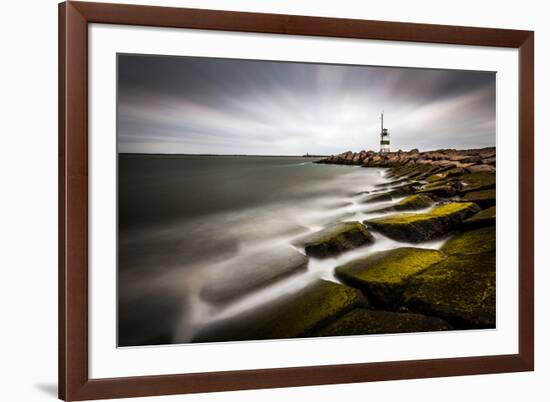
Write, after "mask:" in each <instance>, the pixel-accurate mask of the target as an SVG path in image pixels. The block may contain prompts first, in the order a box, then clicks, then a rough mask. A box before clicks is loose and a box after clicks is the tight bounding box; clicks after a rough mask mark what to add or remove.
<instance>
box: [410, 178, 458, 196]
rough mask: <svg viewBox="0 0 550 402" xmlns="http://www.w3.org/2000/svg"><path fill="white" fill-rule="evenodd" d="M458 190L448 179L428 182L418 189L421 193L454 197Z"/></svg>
mask: <svg viewBox="0 0 550 402" xmlns="http://www.w3.org/2000/svg"><path fill="white" fill-rule="evenodd" d="M457 192H458V190H457V189H456V187H454V186H453V185H452V184H451V183H449V182H447V181H438V182H433V183H428V184H426V185H424V186H422V187H421V188H420V189H419V190H418V191H417V193H419V194H422V193H424V194H433V195H435V196H438V197H452V196H453V195H455V194H456V193H457Z"/></svg>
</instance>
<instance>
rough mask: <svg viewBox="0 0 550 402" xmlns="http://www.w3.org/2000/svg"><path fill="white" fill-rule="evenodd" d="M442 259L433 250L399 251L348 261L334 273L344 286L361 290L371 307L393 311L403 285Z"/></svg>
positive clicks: (439, 254)
mask: <svg viewBox="0 0 550 402" xmlns="http://www.w3.org/2000/svg"><path fill="white" fill-rule="evenodd" d="M443 258H444V254H443V253H441V252H439V251H437V250H427V249H421V248H413V247H403V248H397V249H393V250H387V251H381V252H378V253H375V254H372V255H370V256H368V257H364V258H360V259H357V260H353V261H350V262H349V263H347V264H345V265H342V266H339V267H337V268H336V270H335V272H336V276H337V277H338V278H339V279H341V280H342V281H343V282H344V283H347V284H349V285H351V286H354V287H356V288H358V289H361V290H362V291H363V292H364V293H365V294H366V296H367V299H368V300H369V303H371V304H372V305H374V306H379V307H383V308H386V309H397V308H398V307H399V306H401V305H402V300H401V297H402V293H403V289H404V286H405V284H406V283H407V281H408V280H409V279H410V278H411V277H413V276H414V275H416V274H418V273H419V272H421V271H423V270H425V269H426V268H428V267H430V266H431V265H433V264H435V263H436V262H439V261H441V260H442V259H443Z"/></svg>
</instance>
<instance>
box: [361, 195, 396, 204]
mask: <svg viewBox="0 0 550 402" xmlns="http://www.w3.org/2000/svg"><path fill="white" fill-rule="evenodd" d="M392 199H393V198H392V196H391V194H389V193H380V194H371V195H368V196H366V197H365V198H363V199H362V200H361V203H363V204H370V203H374V202H383V201H391V200H392Z"/></svg>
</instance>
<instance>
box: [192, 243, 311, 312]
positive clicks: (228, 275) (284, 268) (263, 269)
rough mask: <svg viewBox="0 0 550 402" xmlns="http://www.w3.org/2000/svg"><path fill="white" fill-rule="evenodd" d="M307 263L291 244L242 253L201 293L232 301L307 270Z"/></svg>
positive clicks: (209, 296)
mask: <svg viewBox="0 0 550 402" xmlns="http://www.w3.org/2000/svg"><path fill="white" fill-rule="evenodd" d="M307 262H308V259H307V257H306V256H305V255H303V254H301V253H299V252H298V251H296V250H295V249H294V248H292V247H290V246H280V247H275V248H270V249H268V250H264V251H261V252H256V253H252V254H249V255H244V256H240V257H237V258H235V259H233V260H230V261H228V262H227V263H226V264H225V266H224V267H223V270H222V271H221V272H220V274H219V275H218V276H216V278H215V281H214V282H211V283H209V284H208V285H206V286H205V287H204V288H203V289H202V290H201V293H200V296H201V298H203V299H204V300H208V301H212V302H221V301H226V300H230V299H233V298H236V297H239V296H242V295H243V294H245V293H246V292H249V291H250V290H253V289H255V288H258V287H261V286H264V285H267V284H270V283H272V282H274V281H276V280H278V279H281V278H283V277H285V276H288V275H290V274H293V273H295V272H296V271H298V270H300V269H304V268H306V267H307Z"/></svg>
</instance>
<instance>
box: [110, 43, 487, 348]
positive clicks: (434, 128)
mask: <svg viewBox="0 0 550 402" xmlns="http://www.w3.org/2000/svg"><path fill="white" fill-rule="evenodd" d="M496 81H497V73H496V72H495V71H476V70H452V69H429V68H408V67H401V66H374V65H350V64H324V63H316V62H307V63H306V62H293V61H278V60H252V59H250V60H249V59H229V58H214V57H194V56H172V55H149V54H128V53H118V54H117V88H116V92H117V121H116V131H117V136H116V142H117V188H116V191H117V206H116V207H117V253H118V255H117V331H118V333H117V346H118V347H139V346H148V345H173V344H188V343H210V342H239V341H259V340H262V341H268V340H281V339H295V338H319V337H344V336H367V335H386V334H394V335H395V334H410V333H420V332H422V333H425V332H435V331H466V330H486V331H490V330H494V329H496V328H497V320H496V286H497V284H496V212H497V202H496V130H497V124H496V99H497V98H496V84H497V83H496Z"/></svg>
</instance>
